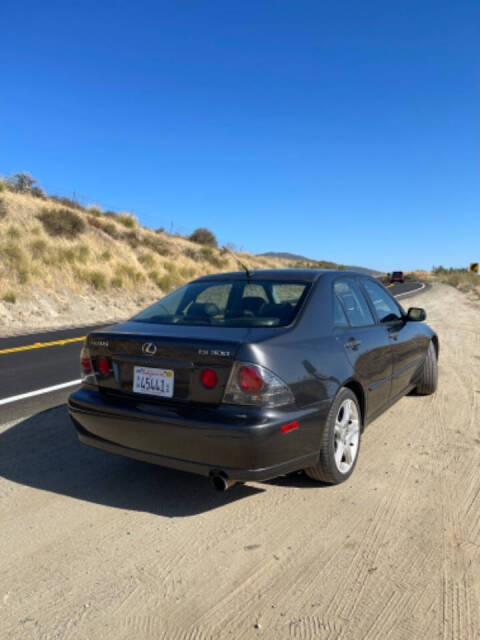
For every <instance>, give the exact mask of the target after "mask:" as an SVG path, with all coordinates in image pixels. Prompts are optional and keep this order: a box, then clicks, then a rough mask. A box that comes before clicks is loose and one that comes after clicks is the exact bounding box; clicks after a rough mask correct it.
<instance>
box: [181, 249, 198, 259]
mask: <svg viewBox="0 0 480 640" xmlns="http://www.w3.org/2000/svg"><path fill="white" fill-rule="evenodd" d="M183 253H184V254H185V255H186V256H187V258H190V260H193V261H194V262H197V261H198V260H200V259H201V258H200V255H201V254H200V252H199V251H197V250H196V249H192V247H186V248H185V251H184V252H183Z"/></svg>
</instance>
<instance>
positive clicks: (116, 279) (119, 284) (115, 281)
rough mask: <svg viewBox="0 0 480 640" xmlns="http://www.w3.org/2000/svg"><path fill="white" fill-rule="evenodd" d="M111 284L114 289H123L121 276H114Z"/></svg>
mask: <svg viewBox="0 0 480 640" xmlns="http://www.w3.org/2000/svg"><path fill="white" fill-rule="evenodd" d="M110 284H111V285H112V287H115V289H120V288H121V287H123V280H122V278H121V277H120V276H113V278H112V279H111V280H110Z"/></svg>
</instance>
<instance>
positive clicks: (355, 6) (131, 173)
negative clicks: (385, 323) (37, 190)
mask: <svg viewBox="0 0 480 640" xmlns="http://www.w3.org/2000/svg"><path fill="white" fill-rule="evenodd" d="M0 24H1V25H2V26H1V31H2V36H1V41H0V61H1V66H2V71H1V85H0V86H1V101H0V173H2V174H4V175H5V174H9V173H11V172H15V171H21V170H26V171H29V172H30V173H31V174H32V175H34V176H35V177H37V178H38V179H39V181H40V182H41V184H42V185H43V187H44V188H45V189H46V190H47V191H49V192H53V193H59V194H65V195H69V196H71V195H72V193H73V192H76V193H77V194H79V195H80V196H81V197H82V199H83V201H84V203H99V204H101V205H103V206H104V207H105V208H113V209H129V210H133V211H134V212H135V213H136V215H137V216H138V217H139V219H140V221H141V222H142V223H143V224H145V225H148V226H153V227H158V226H163V227H165V228H166V229H170V228H171V227H173V229H174V230H175V231H180V232H183V233H187V232H191V231H192V230H193V229H195V228H196V227H199V226H207V227H209V228H211V229H212V230H213V231H214V232H215V233H216V234H217V237H218V239H219V241H220V242H221V243H224V242H233V243H235V244H236V245H237V246H239V247H243V248H245V249H248V250H251V251H254V252H263V251H269V250H276V251H292V252H295V253H302V254H304V255H307V256H310V257H312V258H317V259H328V260H334V261H337V262H341V263H344V264H358V265H364V266H370V267H372V268H378V269H382V270H387V271H390V270H392V269H411V268H416V267H419V268H430V267H431V266H432V265H433V264H440V263H442V264H445V265H455V266H464V265H466V264H467V263H468V262H469V261H471V260H472V261H473V260H475V261H478V260H479V259H480V216H479V213H480V180H479V167H480V163H479V159H480V158H479V116H480V97H479V88H480V82H479V80H480V66H479V58H480V55H479V54H480V37H479V35H478V26H479V24H480V3H478V1H472V2H466V1H463V2H462V1H461V0H460V1H458V2H452V1H449V2H442V1H441V0H436V1H430V0H421V1H420V0H416V1H415V2H412V1H410V0H401V1H400V0H389V1H385V0H381V1H378V2H373V1H370V0H365V1H363V2H359V1H357V0H355V1H351V2H342V1H339V0H335V1H321V0H311V1H304V0H289V1H285V0H271V1H270V2H263V1H262V0H253V1H251V0H242V2H238V1H237V2H230V1H229V0H221V1H220V0H210V1H209V2H200V1H198V0H196V1H186V0H185V1H177V2H161V1H159V2H145V1H142V0H137V1H136V2H133V1H130V2H120V1H117V2H111V1H108V2H107V1H98V0H96V1H95V2H88V1H82V0H80V1H77V2H64V1H63V0H62V1H59V2H51V1H50V2H49V1H48V0H47V1H45V2H36V1H35V2H29V1H28V0H27V1H25V2H22V3H18V2H12V1H11V0H3V2H2V3H1V5H0Z"/></svg>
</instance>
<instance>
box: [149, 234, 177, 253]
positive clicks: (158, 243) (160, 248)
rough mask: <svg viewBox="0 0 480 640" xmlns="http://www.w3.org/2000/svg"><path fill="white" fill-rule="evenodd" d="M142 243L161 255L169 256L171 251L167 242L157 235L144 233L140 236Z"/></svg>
mask: <svg viewBox="0 0 480 640" xmlns="http://www.w3.org/2000/svg"><path fill="white" fill-rule="evenodd" d="M142 243H143V245H144V246H145V247H148V248H149V249H151V250H152V251H155V253H158V254H159V255H161V256H169V255H170V253H171V251H170V247H169V246H168V243H167V242H165V240H163V239H162V238H159V237H157V236H154V235H150V234H145V235H144V236H143V238H142Z"/></svg>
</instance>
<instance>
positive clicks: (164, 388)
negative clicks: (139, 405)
mask: <svg viewBox="0 0 480 640" xmlns="http://www.w3.org/2000/svg"><path fill="white" fill-rule="evenodd" d="M173 381H174V375H173V371H172V370H171V369H151V368H150V367H134V368H133V391H134V392H135V393H146V394H147V395H150V396H160V397H161V398H171V397H172V396H173Z"/></svg>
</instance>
